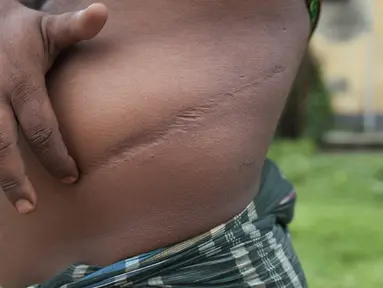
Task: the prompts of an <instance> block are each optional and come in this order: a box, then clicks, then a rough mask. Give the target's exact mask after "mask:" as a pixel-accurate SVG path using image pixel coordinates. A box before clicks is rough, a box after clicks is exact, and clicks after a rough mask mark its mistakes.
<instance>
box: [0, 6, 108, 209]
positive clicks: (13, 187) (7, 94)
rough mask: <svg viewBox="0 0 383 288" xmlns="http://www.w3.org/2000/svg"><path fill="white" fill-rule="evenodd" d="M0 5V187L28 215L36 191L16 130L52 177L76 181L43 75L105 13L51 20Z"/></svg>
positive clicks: (97, 10) (96, 10)
mask: <svg viewBox="0 0 383 288" xmlns="http://www.w3.org/2000/svg"><path fill="white" fill-rule="evenodd" d="M0 3H1V5H0V27H1V29H0V38H1V42H0V51H1V53H0V55H1V56H0V67H1V68H0V69H1V70H0V77H1V78H0V79H1V82H0V83H1V84H0V188H1V189H2V191H3V192H4V193H5V195H6V196H7V198H8V200H9V201H10V202H11V203H12V204H13V205H14V206H15V207H16V208H17V210H18V212H20V213H29V212H31V211H33V209H34V208H35V205H36V193H35V191H34V189H33V186H32V184H31V183H30V181H29V180H28V177H27V175H26V173H25V167H24V164H23V160H22V158H21V155H20V150H19V148H18V144H17V142H18V139H17V127H19V128H20V129H21V131H22V132H23V135H24V136H25V138H26V139H27V141H28V144H29V146H30V147H31V148H32V150H33V151H34V153H35V154H36V155H37V156H38V158H39V160H40V162H41V163H42V164H43V165H44V166H45V167H46V168H47V170H48V171H49V172H50V173H51V174H52V175H54V176H55V177H57V178H59V179H62V181H63V182H64V183H73V182H75V181H76V180H77V179H78V176H79V174H78V170H77V167H76V164H75V162H74V160H73V158H72V157H71V156H70V155H69V154H68V150H67V148H66V146H65V144H64V142H63V139H62V136H61V134H60V131H59V127H58V122H57V119H56V117H55V114H54V111H53V110H52V107H51V104H50V101H49V98H48V96H47V91H46V87H45V73H46V72H47V71H48V70H49V68H50V67H51V65H52V63H53V61H54V59H55V57H56V56H57V55H58V53H59V52H60V51H61V50H62V49H64V48H66V47H68V46H70V45H72V44H74V43H76V42H79V41H81V40H85V39H89V38H92V37H94V36H95V35H97V33H98V32H99V31H100V30H101V29H102V27H103V26H104V24H105V22H106V19H107V10H106V8H105V6H103V5H94V6H92V7H90V8H89V9H88V10H87V11H85V12H84V13H82V14H79V13H77V14H76V13H69V14H66V15H61V16H50V15H48V14H45V13H42V12H38V11H34V10H31V9H27V8H25V7H24V6H22V5H20V4H19V3H17V2H16V1H14V0H2V1H1V2H0ZM9 27H12V29H10V28H9ZM25 47H28V49H27V50H26V49H25Z"/></svg>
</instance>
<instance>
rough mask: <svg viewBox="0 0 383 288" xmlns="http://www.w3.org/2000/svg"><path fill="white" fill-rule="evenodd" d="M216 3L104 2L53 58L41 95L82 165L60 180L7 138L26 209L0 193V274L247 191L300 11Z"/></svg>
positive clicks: (296, 40)
mask: <svg viewBox="0 0 383 288" xmlns="http://www.w3.org/2000/svg"><path fill="white" fill-rule="evenodd" d="M117 2H118V1H117ZM149 2H150V3H149ZM224 2H225V1H215V2H209V3H210V4H206V3H207V2H203V1H157V2H155V3H157V4H153V1H124V2H123V4H121V3H120V4H118V3H116V2H114V1H113V2H112V1H111V3H110V5H108V6H109V8H110V9H111V17H110V21H109V24H108V26H107V27H106V29H105V30H104V31H103V32H102V34H101V35H100V36H99V37H98V38H97V39H95V40H93V41H90V42H88V43H84V44H81V45H79V46H78V47H76V48H75V49H74V50H73V51H70V52H69V54H68V55H67V57H65V58H64V59H63V60H62V61H61V63H59V65H57V66H56V67H54V69H53V71H52V73H51V75H50V77H49V79H48V86H49V91H50V95H51V98H52V103H53V106H54V108H55V111H56V113H57V116H58V119H59V122H60V125H61V130H62V132H63V135H64V138H65V141H66V143H67V144H68V147H69V150H70V152H71V154H72V155H73V156H74V157H75V159H76V160H77V162H78V164H79V168H80V170H81V172H82V177H81V179H80V181H79V182H78V183H77V184H75V185H72V186H65V185H62V184H61V183H59V181H57V180H55V179H53V178H52V177H51V176H50V175H49V174H48V173H47V172H46V171H45V170H44V169H43V168H42V167H41V166H40V164H39V163H38V161H37V160H36V159H35V158H34V156H33V154H32V153H31V152H30V151H29V150H28V147H27V145H25V143H24V142H23V141H21V146H22V152H23V154H24V157H25V161H26V165H27V171H28V175H29V177H30V179H31V181H32V183H33V185H34V187H35V189H36V191H37V193H38V208H37V210H36V212H35V213H33V214H31V215H28V216H20V215H17V214H16V213H15V212H14V211H13V209H12V208H11V207H10V205H9V204H8V203H7V202H6V201H5V199H4V197H3V196H0V228H1V232H0V244H1V245H0V250H1V251H0V254H1V257H0V283H1V281H2V279H3V278H4V279H7V277H8V279H9V277H10V276H8V275H9V273H7V276H6V275H5V274H4V272H3V271H5V270H4V269H5V267H6V270H7V271H11V273H12V274H11V275H12V276H11V277H12V278H11V279H10V280H4V281H9V283H27V282H28V281H42V280H44V279H46V278H47V277H50V276H52V274H54V273H56V272H58V271H59V270H61V269H63V268H65V266H66V265H68V264H70V263H74V262H82V263H90V264H94V265H105V264H108V263H111V262H113V261H116V260H118V259H120V258H124V257H128V256H131V255H133V254H137V253H141V252H144V251H148V250H151V249H155V248H159V247H163V246H166V245H170V244H172V243H175V242H178V241H181V240H184V239H187V238H189V237H192V236H194V235H196V234H199V233H201V232H204V231H206V230H208V229H210V228H212V227H214V226H216V225H218V224H220V223H222V222H224V221H227V220H228V219H230V218H231V217H233V216H234V215H235V214H236V213H238V212H240V211H241V210H242V209H243V208H244V207H245V206H246V204H247V203H248V202H250V200H251V199H252V198H253V197H254V196H255V195H256V192H257V180H258V176H259V173H260V169H261V167H262V163H263V159H264V156H265V154H266V150H267V146H268V142H269V140H270V138H271V136H272V133H273V129H274V127H275V124H276V122H277V119H278V116H279V114H280V110H281V109H282V107H283V102H284V98H285V95H287V92H288V89H289V88H290V85H291V82H292V80H293V78H294V73H295V71H296V69H297V66H298V64H299V56H298V55H300V53H301V51H302V50H303V49H304V46H305V40H306V39H305V38H306V37H307V35H306V34H307V33H308V27H307V29H306V28H300V26H302V25H301V24H302V23H303V22H307V26H308V20H307V19H306V18H304V17H303V20H302V21H300V22H301V23H300V25H299V23H296V24H292V25H290V24H289V25H290V26H291V27H290V28H289V29H291V30H292V31H293V29H295V30H296V31H298V30H302V29H303V32H307V33H306V34H305V33H299V32H296V33H295V34H296V35H295V34H293V35H288V36H286V35H285V34H286V33H285V32H284V30H283V29H280V28H281V27H279V26H278V25H272V23H273V21H274V20H270V23H271V24H270V27H266V28H265V27H264V26H260V25H261V24H262V23H263V22H262V21H265V20H259V19H258V17H257V16H259V15H261V14H262V13H263V14H264V11H263V12H262V9H263V10H265V11H267V13H269V14H270V17H271V14H273V13H274V14H275V15H276V16H278V15H279V14H278V13H279V12H278V11H277V12H275V11H274V12H273V11H271V12H270V11H269V10H270V9H268V8H267V5H271V4H270V2H278V3H279V1H277V0H276V1H259V2H260V3H258V4H257V5H254V1H251V0H249V1H243V4H242V5H239V7H235V8H233V7H234V6H233V7H231V6H232V5H231V6H230V5H229V4H230V3H231V2H232V3H231V4H233V3H234V2H236V1H228V3H229V4H225V3H224ZM289 2H292V3H295V2H296V5H295V6H296V8H295V9H296V10H297V11H298V12H299V13H306V11H305V10H304V4H302V5H299V4H298V3H300V2H302V1H300V0H291V1H289ZM83 4H84V3H83ZM106 4H108V1H107V2H106ZM191 4H193V5H191ZM278 5H279V4H278ZM237 6H238V5H237ZM47 7H49V5H48V6H47ZM251 8H252V9H254V10H255V11H257V9H258V12H257V13H251ZM52 9H53V10H54V5H53V8H52ZM57 9H58V8H57ZM68 9H71V8H68ZM288 9H290V10H292V8H291V7H290V8H288ZM122 11H123V12H122ZM292 11H293V10H292ZM58 12H60V11H58ZM298 12H295V14H297V13H298ZM290 13H293V12H291V11H290ZM299 13H298V14H299ZM279 16H280V17H281V19H282V18H283V17H284V16H281V15H279ZM264 17H266V16H264ZM282 22H283V21H282ZM298 22H299V21H298ZM286 25H287V24H286ZM289 25H287V26H289ZM273 34H274V35H273ZM277 34H278V37H275V35H277ZM290 38H293V39H292V40H290ZM281 41H282V42H283V41H284V43H286V47H287V49H286V50H285V51H281V50H280V48H278V47H277V44H278V43H281ZM289 47H290V48H289ZM292 48H294V49H292ZM286 53H287V54H289V55H288V56H289V57H287V58H286V55H285V54H286ZM36 261H38V263H39V264H38V265H36V264H35V263H36ZM12 279H13V280H12ZM14 279H22V280H14ZM17 281H21V282H17ZM22 281H24V282H22ZM4 283H6V282H4ZM15 285H16V284H15Z"/></svg>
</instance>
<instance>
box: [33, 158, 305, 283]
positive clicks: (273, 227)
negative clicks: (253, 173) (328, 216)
mask: <svg viewBox="0 0 383 288" xmlns="http://www.w3.org/2000/svg"><path fill="white" fill-rule="evenodd" d="M295 195H296V194H295V192H294V190H293V187H292V185H291V184H290V182H288V181H287V180H286V179H285V177H284V176H283V175H282V173H281V172H280V171H279V169H278V167H277V166H276V165H275V164H274V163H273V162H271V161H269V160H266V162H265V165H264V168H263V173H262V177H261V185H260V192H259V194H258V196H257V197H256V199H254V200H253V201H252V202H251V203H250V204H249V205H248V206H247V207H246V208H245V209H244V210H243V211H242V212H241V213H240V214H238V215H237V216H235V217H234V218H233V219H232V220H230V221H228V222H227V223H224V224H222V225H219V226H218V227H215V228H214V229H211V230H210V231H208V232H206V233H203V234H202V235H199V236H197V237H194V238H192V239H189V240H187V241H184V242H182V243H179V244H176V245H174V246H171V247H168V248H164V249H158V250H155V251H151V252H149V253H145V254H141V255H138V256H136V257H132V258H129V259H125V260H123V261H120V262H118V263H115V264H113V265H110V266H108V267H104V268H102V267H95V266H89V265H84V264H75V265H71V266H70V267H68V269H67V270H66V271H64V272H62V273H60V274H59V275H57V276H56V277H54V278H53V279H51V280H49V281H47V282H46V283H44V284H41V285H35V286H31V287H33V288H101V287H173V288H176V287H191V286H193V287H225V288H234V287H254V288H255V287H257V288H258V287H259V288H261V287H265V286H264V285H266V284H267V286H266V287H278V288H285V287H286V288H287V287H289V288H290V287H291V288H303V287H306V282H305V278H304V275H303V271H302V268H301V266H300V264H299V261H298V259H297V257H296V255H295V253H294V251H293V249H292V246H291V243H290V238H289V235H288V233H287V232H286V231H287V230H286V226H287V225H288V224H289V223H290V221H291V220H292V218H293V213H294V203H295ZM105 249H107V247H106V248H105Z"/></svg>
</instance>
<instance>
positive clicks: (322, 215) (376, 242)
mask: <svg viewBox="0 0 383 288" xmlns="http://www.w3.org/2000/svg"><path fill="white" fill-rule="evenodd" d="M269 157H271V158H272V159H274V160H275V161H276V162H277V163H278V164H279V165H280V167H281V169H282V170H283V171H284V173H285V174H286V175H287V176H288V177H289V179H290V180H291V181H292V182H293V183H294V185H295V188H296V190H297V192H298V205H297V210H296V217H295V220H294V222H293V225H292V227H291V229H292V234H293V239H294V247H295V249H296V251H297V253H298V255H299V257H300V259H301V261H302V265H303V267H304V269H305V272H306V276H307V278H308V281H309V285H310V287H311V288H354V287H355V288H382V287H383V224H382V223H383V221H382V220H383V153H381V154H378V153H374V154H372V153H361V154H355V153H354V154H337V155H330V154H323V153H319V152H317V151H316V149H315V147H314V146H313V145H312V144H311V143H310V142H284V143H281V142H278V143H276V144H274V145H273V146H272V148H271V149H270V152H269Z"/></svg>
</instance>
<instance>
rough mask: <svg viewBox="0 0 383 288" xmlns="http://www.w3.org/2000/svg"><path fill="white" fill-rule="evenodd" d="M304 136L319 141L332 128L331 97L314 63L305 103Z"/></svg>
mask: <svg viewBox="0 0 383 288" xmlns="http://www.w3.org/2000/svg"><path fill="white" fill-rule="evenodd" d="M307 111H308V113H307V122H306V127H305V133H304V134H305V136H306V137H309V138H311V139H314V140H319V139H320V138H321V137H322V135H323V133H325V132H326V131H328V130H329V129H330V128H331V126H332V109H331V95H330V92H329V91H328V89H327V87H326V86H325V84H324V82H323V80H322V76H321V70H320V67H319V64H317V61H315V68H314V75H313V80H312V83H311V89H310V92H309V97H308V101H307Z"/></svg>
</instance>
